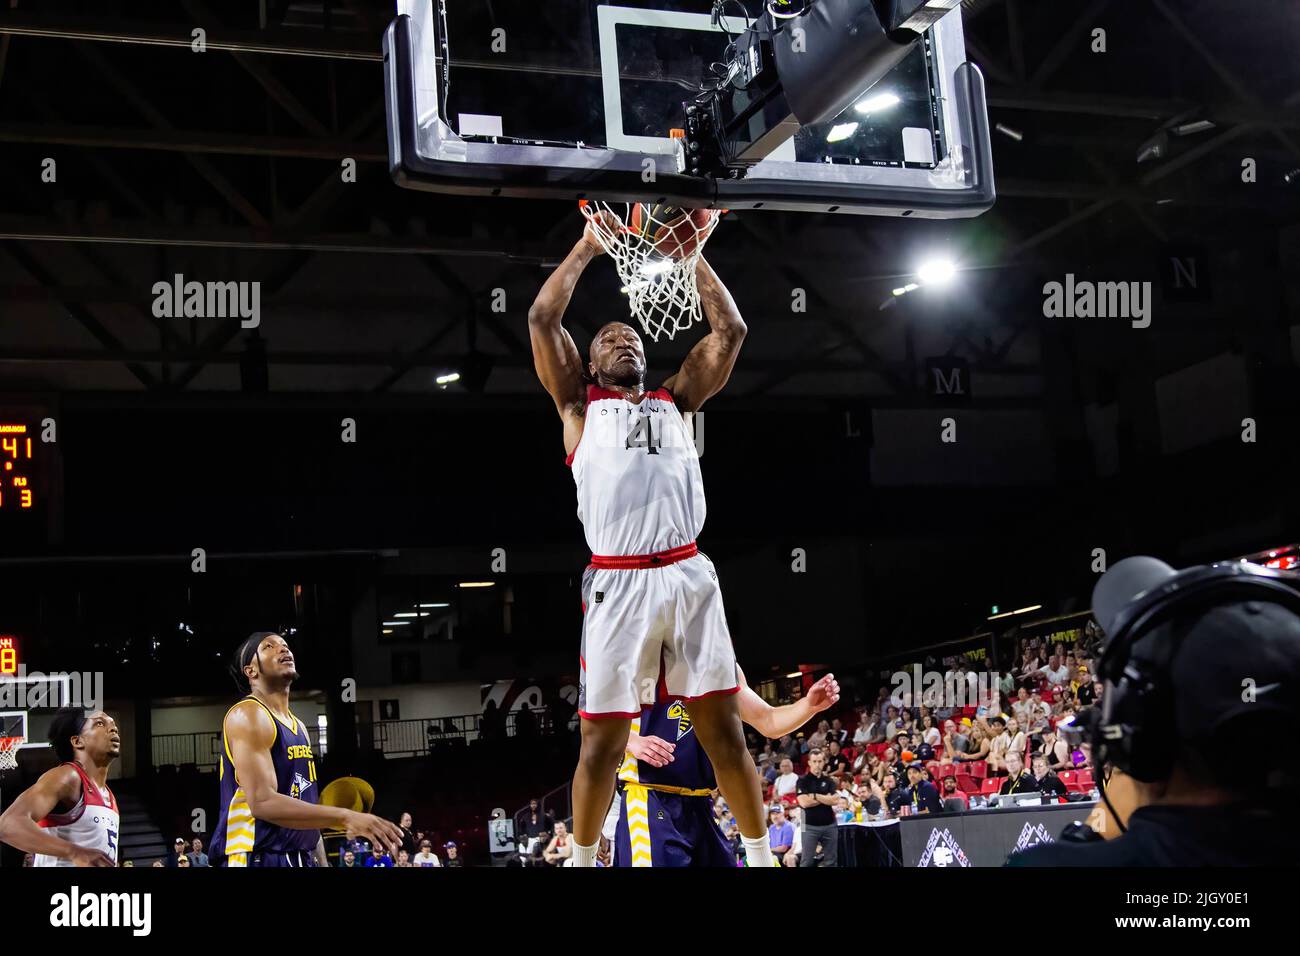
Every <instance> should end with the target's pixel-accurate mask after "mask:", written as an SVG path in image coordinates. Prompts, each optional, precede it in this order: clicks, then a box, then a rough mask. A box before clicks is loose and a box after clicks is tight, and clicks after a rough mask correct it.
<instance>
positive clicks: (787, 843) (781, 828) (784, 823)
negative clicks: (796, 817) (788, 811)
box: [767, 803, 794, 860]
mask: <svg viewBox="0 0 1300 956" xmlns="http://www.w3.org/2000/svg"><path fill="white" fill-rule="evenodd" d="M767 822H768V827H767V842H768V845H769V846H770V847H771V848H772V856H774V857H775V858H776V859H778V860H779V859H781V858H782V857H784V856H785V855H786V854H787V853H789V852H790V848H791V847H793V846H794V824H792V823H791V822H790V821H789V820H787V819H786V818H785V808H784V807H782V806H781V804H779V803H774V804H772V809H770V810H769V811H768V812H767Z"/></svg>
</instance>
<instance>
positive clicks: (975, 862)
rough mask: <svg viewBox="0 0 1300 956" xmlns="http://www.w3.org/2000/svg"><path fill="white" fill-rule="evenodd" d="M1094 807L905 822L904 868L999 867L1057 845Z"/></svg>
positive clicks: (1000, 811)
mask: <svg viewBox="0 0 1300 956" xmlns="http://www.w3.org/2000/svg"><path fill="white" fill-rule="evenodd" d="M1094 806H1095V803H1093V802H1091V801H1089V802H1080V803H1057V804H1050V805H1047V806H1037V807H1007V808H998V809H990V810H972V811H970V812H969V813H952V814H942V813H941V814H921V815H919V816H913V817H903V818H902V819H900V820H899V821H898V826H899V829H900V831H901V836H902V843H903V865H904V866H920V867H939V868H946V867H951V866H955V867H959V868H960V867H972V866H1001V865H1002V864H1003V863H1005V862H1006V860H1007V856H1008V855H1010V854H1011V853H1015V852H1018V851H1020V850H1027V849H1029V848H1030V847H1031V846H1037V845H1038V844H1039V843H1054V842H1055V841H1056V840H1057V839H1058V838H1059V837H1060V835H1061V831H1062V830H1063V829H1065V827H1066V826H1067V825H1069V824H1071V823H1074V822H1078V823H1083V822H1084V821H1085V820H1087V819H1088V814H1090V813H1092V808H1093V807H1094Z"/></svg>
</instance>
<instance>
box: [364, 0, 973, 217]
mask: <svg viewBox="0 0 1300 956" xmlns="http://www.w3.org/2000/svg"><path fill="white" fill-rule="evenodd" d="M742 2H743V6H744V7H745V8H746V10H745V11H744V12H748V13H750V14H752V15H753V16H756V17H757V16H759V15H760V14H761V13H762V11H763V10H764V9H765V7H766V0H729V2H728V3H727V4H726V6H725V11H724V12H725V16H724V17H722V19H721V20H720V22H718V23H717V24H716V25H715V23H714V17H712V16H711V15H710V14H711V11H712V10H713V7H714V4H713V3H712V2H711V0H617V2H614V0H547V2H545V3H539V2H536V0H398V4H397V6H398V13H399V16H398V18H397V19H396V20H395V21H394V23H393V24H392V26H391V27H390V28H389V31H388V33H387V34H386V36H385V73H386V82H387V97H388V111H389V156H390V166H391V169H392V173H393V176H394V178H395V179H396V181H397V182H398V183H399V184H400V185H402V186H406V187H409V188H415V189H427V190H432V191H435V192H446V193H458V194H466V195H485V196H513V197H524V198H553V199H570V200H579V199H598V200H607V201H621V202H636V201H651V200H656V199H657V200H660V201H665V200H666V201H667V202H670V203H673V204H675V205H679V206H687V207H691V206H695V207H700V206H713V207H724V208H730V209H785V210H799V211H808V212H823V213H826V212H837V213H860V214H870V215H901V216H918V217H931V218H950V217H964V216H974V215H978V214H979V213H981V212H983V211H984V210H986V209H988V208H989V207H990V206H991V205H992V203H993V198H994V185H993V171H992V159H991V152H990V144H989V137H988V119H987V111H986V106H985V98H984V83H983V78H982V77H981V75H980V73H979V70H978V68H976V67H975V66H973V65H971V64H969V63H967V61H966V54H965V39H964V34H963V32H962V23H961V12H960V10H952V11H950V12H948V13H947V14H946V15H944V16H943V17H942V19H940V20H938V22H937V23H935V24H934V25H933V26H932V27H930V28H929V29H928V30H926V31H925V33H924V35H923V38H922V40H921V41H920V42H918V43H916V44H915V45H914V46H913V47H912V48H911V50H910V52H908V53H907V55H906V56H905V58H903V59H902V60H901V62H899V63H898V65H897V66H896V67H894V68H893V69H892V71H891V72H889V73H888V74H887V75H886V76H885V77H884V79H882V80H880V81H879V82H877V83H876V84H875V85H874V86H873V87H872V88H871V89H870V90H869V91H866V92H865V93H864V94H863V95H862V96H861V97H859V98H857V99H856V101H855V102H854V103H853V105H851V106H849V107H848V109H846V110H845V111H844V112H843V114H842V115H840V116H838V117H836V118H835V119H834V120H832V121H830V122H826V123H821V124H817V125H806V126H803V127H802V128H800V129H799V131H798V132H797V133H796V134H795V135H794V137H793V138H791V139H787V140H786V141H785V142H784V143H782V144H781V145H780V146H779V147H777V148H776V149H775V151H773V152H771V153H770V154H767V158H764V159H762V161H761V162H758V163H757V164H756V165H752V166H750V167H749V168H748V169H747V170H746V171H744V172H743V173H741V174H738V175H737V176H735V178H727V177H719V178H716V179H715V178H708V177H704V178H701V177H698V176H691V175H688V174H684V173H683V171H682V166H681V161H680V159H679V155H678V153H677V150H678V145H677V142H675V141H674V139H673V138H672V137H671V136H670V131H671V130H672V129H674V128H682V127H684V126H685V125H686V124H685V120H684V107H683V102H684V101H686V100H689V99H691V98H692V97H693V96H695V95H697V94H698V91H699V89H700V85H701V83H702V82H703V81H704V80H705V79H706V77H708V75H709V73H710V69H711V67H712V65H713V64H715V63H718V62H719V61H722V60H724V59H725V58H726V55H727V48H728V45H729V44H730V43H731V42H732V40H733V38H735V37H737V36H739V35H741V34H742V33H743V32H744V31H745V28H746V24H747V20H746V18H745V17H744V16H743V15H742ZM827 2H828V0H827ZM647 170H651V171H652V172H651V175H650V176H649V178H650V179H651V180H652V181H651V182H647V178H648V177H647Z"/></svg>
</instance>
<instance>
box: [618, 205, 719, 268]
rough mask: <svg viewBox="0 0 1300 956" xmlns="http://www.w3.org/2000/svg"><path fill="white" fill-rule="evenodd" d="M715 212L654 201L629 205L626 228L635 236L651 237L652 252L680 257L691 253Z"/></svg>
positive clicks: (665, 256)
mask: <svg viewBox="0 0 1300 956" xmlns="http://www.w3.org/2000/svg"><path fill="white" fill-rule="evenodd" d="M716 215H717V213H716V212H715V211H714V210H712V209H681V208H679V207H677V206H668V205H660V204H658V203H636V204H635V205H633V206H632V214H631V216H630V220H631V221H630V223H629V228H631V230H632V232H634V233H635V234H636V235H638V236H647V237H648V236H651V235H653V236H654V245H655V252H657V253H658V254H659V255H661V256H663V257H664V258H666V259H684V258H686V257H687V256H689V255H691V254H692V253H693V252H695V250H696V249H698V248H699V246H700V244H701V239H702V238H703V237H704V236H706V235H707V233H708V229H709V225H710V223H711V222H712V220H713V218H714V217H715V216H716Z"/></svg>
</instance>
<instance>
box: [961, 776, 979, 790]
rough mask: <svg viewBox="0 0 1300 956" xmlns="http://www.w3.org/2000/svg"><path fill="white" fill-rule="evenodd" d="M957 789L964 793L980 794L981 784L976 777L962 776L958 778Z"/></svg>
mask: <svg viewBox="0 0 1300 956" xmlns="http://www.w3.org/2000/svg"><path fill="white" fill-rule="evenodd" d="M957 789H958V790H960V791H961V792H962V793H979V792H980V782H979V781H978V780H976V779H975V778H974V777H971V776H968V775H966V774H961V775H959V776H958V777H957Z"/></svg>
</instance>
